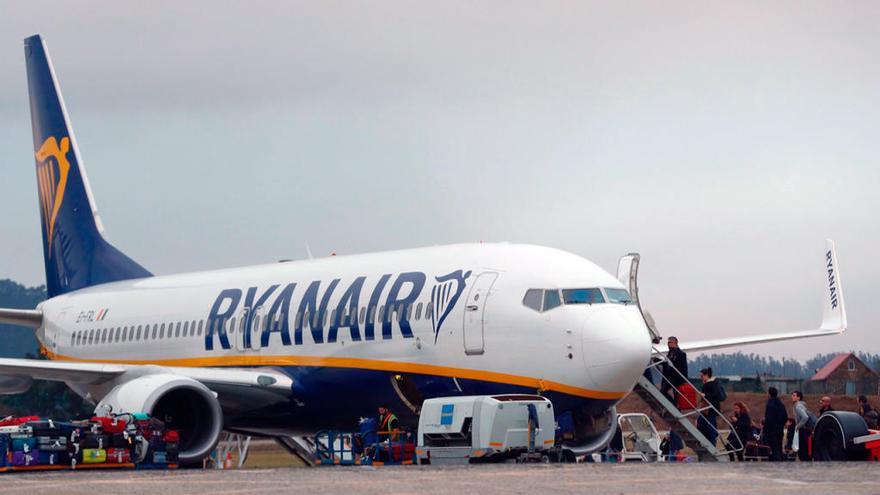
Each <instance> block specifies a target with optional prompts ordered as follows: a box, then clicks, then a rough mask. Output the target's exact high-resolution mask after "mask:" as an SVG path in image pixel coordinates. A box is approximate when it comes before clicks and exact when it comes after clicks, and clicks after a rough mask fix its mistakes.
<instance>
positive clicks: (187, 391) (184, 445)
mask: <svg viewBox="0 0 880 495" xmlns="http://www.w3.org/2000/svg"><path fill="white" fill-rule="evenodd" d="M108 408H109V409H108ZM108 410H110V411H112V412H115V413H119V412H145V413H149V414H150V415H152V416H154V417H156V418H158V419H161V420H162V421H164V422H165V424H166V426H167V427H168V428H170V429H174V430H177V431H178V432H179V433H180V462H181V463H182V464H185V463H194V462H201V460H202V459H204V458H205V457H206V456H207V455H208V454H209V453H210V452H211V450H213V449H214V447H215V446H216V445H217V441H218V440H219V438H220V432H221V431H222V430H223V413H222V411H221V409H220V403H219V402H217V398H216V397H215V396H214V393H213V392H211V390H209V389H208V387H206V386H204V385H203V384H202V383H200V382H198V381H196V380H193V379H192V378H187V377H184V376H178V375H173V374H170V373H160V374H151V375H145V376H141V377H138V378H134V379H132V380H129V381H126V382H124V383H122V384H120V385H117V386H116V387H114V388H113V389H112V390H110V392H109V393H107V395H105V396H104V398H103V399H101V402H100V403H99V404H98V406H97V407H96V408H95V411H96V412H98V413H99V414H100V413H103V412H106V411H108Z"/></svg>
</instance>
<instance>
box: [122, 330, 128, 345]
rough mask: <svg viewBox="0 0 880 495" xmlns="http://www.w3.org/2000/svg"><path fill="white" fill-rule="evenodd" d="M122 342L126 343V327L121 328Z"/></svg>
mask: <svg viewBox="0 0 880 495" xmlns="http://www.w3.org/2000/svg"><path fill="white" fill-rule="evenodd" d="M122 341H123V342H128V327H123V328H122Z"/></svg>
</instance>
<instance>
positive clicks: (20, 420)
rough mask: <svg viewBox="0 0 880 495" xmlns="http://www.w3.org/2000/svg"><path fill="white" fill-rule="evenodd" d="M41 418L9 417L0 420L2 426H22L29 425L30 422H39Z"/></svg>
mask: <svg viewBox="0 0 880 495" xmlns="http://www.w3.org/2000/svg"><path fill="white" fill-rule="evenodd" d="M39 420H40V417H39V416H21V417H16V416H7V417H5V418H3V419H0V426H18V425H20V424H24V423H27V422H28V421H39Z"/></svg>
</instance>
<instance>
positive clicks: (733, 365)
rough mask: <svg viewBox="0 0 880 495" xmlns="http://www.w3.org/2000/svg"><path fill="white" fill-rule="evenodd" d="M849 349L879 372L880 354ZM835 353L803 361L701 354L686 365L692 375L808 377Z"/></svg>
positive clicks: (756, 355)
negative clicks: (701, 372) (706, 370)
mask: <svg viewBox="0 0 880 495" xmlns="http://www.w3.org/2000/svg"><path fill="white" fill-rule="evenodd" d="M853 352H855V354H856V356H858V358H859V359H861V360H862V361H863V362H864V363H865V364H867V365H868V366H870V367H871V368H872V369H874V370H875V371H880V354H871V353H868V352H862V351H853ZM838 354H840V353H839V352H833V353H828V354H816V355H815V356H813V357H812V358H810V359H807V360H806V361H804V362H800V361H798V360H797V359H792V358H781V359H776V358H774V357H768V356H761V355H758V354H755V353H750V354H746V353H743V352H734V353H723V354H702V355H699V356H696V357H694V358H692V359H691V360H690V361H691V363H692V364H691V365H689V366H688V369H689V370H691V374H692V375H693V374H694V373H696V372H697V371H699V370H701V369H703V368H706V367H711V368H712V371H713V373H714V374H716V375H722V376H729V375H736V376H755V375H758V374H761V375H763V374H768V375H773V376H786V377H792V378H809V377H811V376H813V375H814V374H816V371H818V370H819V369H821V368H822V367H823V366H825V364H827V363H828V361H831V360H832V359H834V357H835V356H837V355H838Z"/></svg>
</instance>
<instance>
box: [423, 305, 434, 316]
mask: <svg viewBox="0 0 880 495" xmlns="http://www.w3.org/2000/svg"><path fill="white" fill-rule="evenodd" d="M433 314H434V305H433V304H431V303H426V304H425V319H426V320H428V319H430V318H431V315H433Z"/></svg>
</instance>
